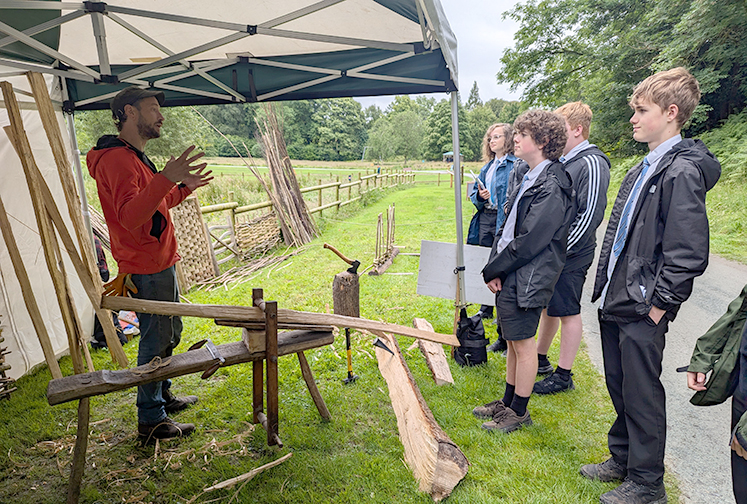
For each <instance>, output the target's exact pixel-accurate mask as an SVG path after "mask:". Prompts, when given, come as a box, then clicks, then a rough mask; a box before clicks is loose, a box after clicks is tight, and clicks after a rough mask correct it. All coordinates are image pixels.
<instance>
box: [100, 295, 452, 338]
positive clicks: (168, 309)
mask: <svg viewBox="0 0 747 504" xmlns="http://www.w3.org/2000/svg"><path fill="white" fill-rule="evenodd" d="M101 307H102V308H107V309H109V310H117V311H119V310H126V311H134V312H136V313H153V314H155V315H179V316H182V317H200V318H212V319H230V320H234V321H241V322H243V321H246V322H264V320H265V314H264V312H262V310H260V309H259V308H255V307H251V306H231V305H201V304H186V303H169V302H167V301H149V300H145V299H133V298H128V297H120V296H117V297H112V296H104V297H103V298H102V300H101ZM284 323H288V324H307V325H332V326H335V327H343V328H344V327H349V328H351V329H361V330H363V329H366V330H369V331H386V332H390V333H394V334H401V335H402V336H410V337H412V338H419V339H424V340H427V341H435V342H436V343H443V344H444V345H451V346H459V340H458V339H457V338H456V336H454V335H453V334H441V333H435V332H429V331H421V330H419V329H415V328H413V327H406V326H401V325H397V324H388V323H386V322H378V321H376V320H368V319H365V318H358V317H346V316H344V315H334V314H330V313H312V312H303V311H295V310H288V309H284V308H281V309H278V324H279V325H280V324H284Z"/></svg>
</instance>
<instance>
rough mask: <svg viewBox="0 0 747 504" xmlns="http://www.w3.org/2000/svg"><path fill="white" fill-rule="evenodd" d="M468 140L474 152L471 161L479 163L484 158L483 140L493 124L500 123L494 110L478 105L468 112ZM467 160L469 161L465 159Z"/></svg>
mask: <svg viewBox="0 0 747 504" xmlns="http://www.w3.org/2000/svg"><path fill="white" fill-rule="evenodd" d="M466 115H467V124H466V126H467V129H468V133H469V135H468V140H467V147H468V149H467V150H469V151H470V152H472V157H471V158H469V161H477V160H479V159H480V158H481V156H482V140H483V138H484V137H485V133H486V132H487V131H488V128H489V127H490V125H491V124H495V123H496V122H498V118H497V117H496V116H495V113H493V109H491V108H490V107H488V106H486V105H478V106H476V107H474V108H473V109H472V110H469V111H467V114H466ZM465 159H467V158H466V157H465Z"/></svg>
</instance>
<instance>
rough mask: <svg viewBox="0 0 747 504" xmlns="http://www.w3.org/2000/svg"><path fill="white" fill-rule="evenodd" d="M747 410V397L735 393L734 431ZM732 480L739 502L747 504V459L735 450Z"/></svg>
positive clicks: (732, 457) (733, 405) (733, 403)
mask: <svg viewBox="0 0 747 504" xmlns="http://www.w3.org/2000/svg"><path fill="white" fill-rule="evenodd" d="M745 411H747V399H744V398H740V397H737V396H736V395H735V396H734V398H733V399H732V403H731V429H732V431H733V430H734V427H736V426H737V422H739V419H740V418H742V415H743V414H744V412H745ZM731 480H732V484H733V485H734V499H735V500H736V501H737V504H747V460H745V459H743V458H742V457H740V456H739V455H737V453H736V452H735V451H734V450H732V452H731Z"/></svg>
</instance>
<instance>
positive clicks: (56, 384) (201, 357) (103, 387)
mask: <svg viewBox="0 0 747 504" xmlns="http://www.w3.org/2000/svg"><path fill="white" fill-rule="evenodd" d="M333 342H334V336H333V335H332V333H330V332H315V331H290V332H286V333H281V334H279V335H278V355H287V354H292V353H297V352H301V351H303V350H308V349H310V348H317V347H319V346H323V345H331V344H332V343H333ZM217 348H218V352H220V355H221V356H222V357H223V358H224V359H226V361H225V363H223V367H225V366H232V365H234V364H241V363H243V362H250V361H253V360H257V359H262V358H264V355H265V354H264V352H249V351H248V350H247V349H246V345H244V342H243V341H236V342H233V343H226V344H224V345H218V346H217ZM214 363H215V360H214V359H213V357H212V355H211V354H210V351H209V350H208V349H207V347H203V348H198V349H197V350H190V351H188V352H184V353H181V354H176V355H173V356H172V357H171V358H170V360H167V359H164V360H163V361H162V362H161V364H160V365H159V366H158V367H156V366H155V365H150V364H145V365H142V366H138V367H135V368H130V369H121V370H117V371H109V370H102V371H95V372H93V373H83V374H77V375H72V376H66V377H64V378H59V379H56V380H50V382H49V384H48V385H47V402H49V404H50V405H52V406H54V405H55V404H60V403H64V402H67V401H72V400H75V399H81V398H83V397H90V396H94V395H101V394H108V393H110V392H116V391H118V390H124V389H127V388H130V387H134V386H136V385H143V384H145V383H151V382H155V381H162V380H166V379H168V378H174V377H176V376H183V375H186V374H190V373H199V372H202V371H205V370H206V369H208V368H209V367H210V366H212V365H213V364H214Z"/></svg>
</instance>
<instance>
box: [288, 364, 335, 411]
mask: <svg viewBox="0 0 747 504" xmlns="http://www.w3.org/2000/svg"><path fill="white" fill-rule="evenodd" d="M296 355H298V364H299V365H300V366H301V376H303V379H304V381H305V382H306V387H307V388H308V389H309V394H311V398H312V399H313V400H314V404H315V405H316V409H317V411H318V412H319V414H320V415H321V417H322V418H323V419H325V420H327V421H329V420H331V419H332V415H330V413H329V410H328V409H327V405H326V404H325V403H324V398H322V394H321V393H320V392H319V388H318V387H317V386H316V382H315V381H314V375H313V374H312V372H311V368H310V367H309V361H308V360H306V355H304V353H303V352H298V353H297V354H296Z"/></svg>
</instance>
